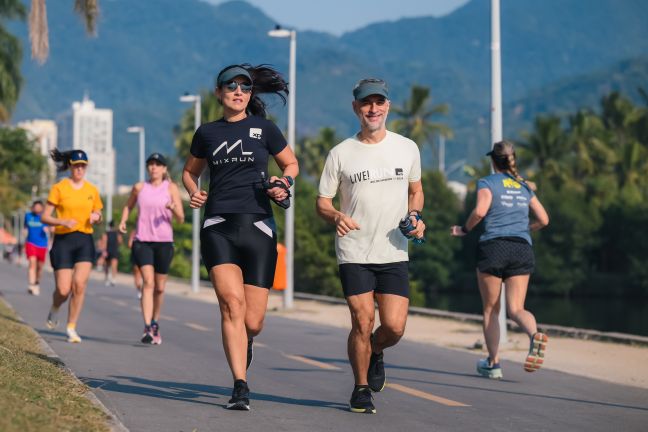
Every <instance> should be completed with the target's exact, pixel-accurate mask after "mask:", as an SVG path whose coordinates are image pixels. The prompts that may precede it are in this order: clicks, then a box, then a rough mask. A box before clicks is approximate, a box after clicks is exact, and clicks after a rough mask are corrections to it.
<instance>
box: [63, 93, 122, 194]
mask: <svg viewBox="0 0 648 432" xmlns="http://www.w3.org/2000/svg"><path fill="white" fill-rule="evenodd" d="M57 123H58V128H59V140H58V142H59V145H60V149H62V150H69V149H81V150H83V151H85V152H86V153H87V154H88V159H89V160H90V164H89V166H88V172H87V174H86V179H87V180H88V181H89V182H91V183H93V184H94V185H95V186H97V187H98V188H99V193H101V195H108V196H112V194H113V193H114V185H115V149H114V148H113V142H112V141H113V140H112V137H113V112H112V110H110V109H104V108H96V107H95V104H94V102H93V101H91V100H90V99H89V98H88V96H87V95H86V96H85V97H84V98H83V101H81V102H74V103H73V104H72V109H71V110H70V111H67V112H65V113H64V114H62V115H61V116H60V117H59V119H58V122H57Z"/></svg>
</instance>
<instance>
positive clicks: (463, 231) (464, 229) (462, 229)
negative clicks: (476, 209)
mask: <svg viewBox="0 0 648 432" xmlns="http://www.w3.org/2000/svg"><path fill="white" fill-rule="evenodd" d="M461 232H462V233H464V234H468V233H469V232H470V231H468V229H467V228H466V225H461Z"/></svg>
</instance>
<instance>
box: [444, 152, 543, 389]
mask: <svg viewBox="0 0 648 432" xmlns="http://www.w3.org/2000/svg"><path fill="white" fill-rule="evenodd" d="M487 156H490V157H491V162H492V165H493V168H494V169H495V173H494V174H491V175H489V176H486V177H484V178H482V179H480V180H479V182H478V183H477V204H476V206H475V209H474V210H473V211H472V213H471V214H470V216H469V217H468V220H467V221H466V223H465V225H463V226H458V225H455V226H453V227H452V228H451V229H450V233H451V235H453V236H455V237H462V236H464V235H466V234H468V233H469V232H470V231H471V230H472V229H473V228H475V226H477V225H478V224H479V222H480V221H481V220H482V219H483V220H484V233H483V234H482V236H481V237H480V238H479V246H478V248H477V280H478V282H479V291H480V293H481V297H482V302H483V314H484V339H485V340H486V347H487V349H488V358H485V359H481V360H479V361H478V362H477V372H478V373H479V374H480V375H482V376H485V377H488V378H495V379H501V378H502V368H501V366H500V364H499V353H498V348H499V339H500V329H499V321H498V316H499V310H500V293H501V290H502V282H504V284H506V306H507V310H508V315H509V316H510V317H511V319H512V320H513V321H515V322H516V323H517V325H519V326H520V328H521V329H522V330H524V331H525V332H526V333H527V334H528V335H529V338H530V348H529V353H528V354H527V357H526V360H525V362H524V370H525V371H527V372H535V371H536V370H538V369H540V367H541V366H542V363H543V361H544V351H545V349H546V347H547V341H548V339H547V336H546V335H545V334H544V333H540V332H538V328H537V325H536V320H535V317H534V316H533V314H531V312H529V311H528V310H526V309H524V301H525V298H526V293H527V288H528V286H529V277H530V276H531V273H532V272H533V268H534V266H535V257H534V255H533V249H532V248H531V236H530V235H529V231H536V230H539V229H541V228H544V227H545V226H547V224H548V223H549V215H547V212H546V211H545V209H544V207H543V206H542V204H541V203H540V200H538V198H537V197H536V196H535V193H534V192H533V189H534V187H533V184H531V183H528V182H525V181H524V179H523V178H522V177H520V175H519V174H518V171H517V167H516V160H515V149H514V147H513V144H512V143H511V142H509V141H500V142H498V143H496V144H495V145H494V146H493V150H492V151H490V152H488V153H487ZM529 209H530V210H531V211H532V212H533V214H534V216H535V221H533V222H531V223H529Z"/></svg>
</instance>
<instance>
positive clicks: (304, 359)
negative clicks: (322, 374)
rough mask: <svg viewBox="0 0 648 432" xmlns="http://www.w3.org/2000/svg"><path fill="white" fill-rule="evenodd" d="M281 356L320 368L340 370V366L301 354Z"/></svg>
mask: <svg viewBox="0 0 648 432" xmlns="http://www.w3.org/2000/svg"><path fill="white" fill-rule="evenodd" d="M283 356H284V357H286V358H289V359H292V360H296V361H298V362H302V363H306V364H308V365H311V366H316V367H318V368H321V369H327V370H340V368H339V367H337V366H333V365H331V364H328V363H324V362H321V361H317V360H313V359H309V358H307V357H302V356H298V355H294V354H283Z"/></svg>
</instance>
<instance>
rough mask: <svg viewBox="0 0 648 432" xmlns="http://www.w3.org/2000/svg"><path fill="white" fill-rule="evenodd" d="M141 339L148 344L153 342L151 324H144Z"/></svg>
mask: <svg viewBox="0 0 648 432" xmlns="http://www.w3.org/2000/svg"><path fill="white" fill-rule="evenodd" d="M141 341H142V343H144V344H150V343H151V342H153V331H152V330H151V326H144V334H143V335H142V339H141Z"/></svg>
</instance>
